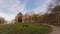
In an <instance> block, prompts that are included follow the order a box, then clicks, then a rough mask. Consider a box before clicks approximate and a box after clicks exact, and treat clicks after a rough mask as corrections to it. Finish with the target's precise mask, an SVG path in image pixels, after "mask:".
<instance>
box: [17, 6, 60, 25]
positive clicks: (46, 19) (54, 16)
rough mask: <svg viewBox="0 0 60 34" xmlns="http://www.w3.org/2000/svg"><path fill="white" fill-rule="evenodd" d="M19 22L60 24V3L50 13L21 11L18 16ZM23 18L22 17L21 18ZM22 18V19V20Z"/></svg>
mask: <svg viewBox="0 0 60 34" xmlns="http://www.w3.org/2000/svg"><path fill="white" fill-rule="evenodd" d="M16 17H17V18H16V20H17V22H19V21H20V22H23V23H47V24H53V25H60V5H57V6H55V7H54V8H53V9H51V11H50V13H48V12H47V13H46V14H44V15H40V14H31V15H30V14H28V13H26V14H24V15H22V13H20V15H19V14H18V16H16ZM21 18H22V19H21ZM21 20H22V21H21Z"/></svg>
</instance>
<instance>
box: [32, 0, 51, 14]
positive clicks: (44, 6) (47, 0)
mask: <svg viewBox="0 0 60 34" xmlns="http://www.w3.org/2000/svg"><path fill="white" fill-rule="evenodd" d="M51 1H52V0H45V3H43V4H42V5H39V6H38V7H37V8H35V9H33V10H32V11H34V12H35V13H41V14H44V13H46V11H47V9H48V8H47V7H48V5H49V3H50V2H51Z"/></svg>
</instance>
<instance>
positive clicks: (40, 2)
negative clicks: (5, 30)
mask: <svg viewBox="0 0 60 34" xmlns="http://www.w3.org/2000/svg"><path fill="white" fill-rule="evenodd" d="M50 1H51V0H0V17H4V18H5V19H6V20H9V21H11V20H12V19H14V17H15V16H16V14H17V13H18V11H20V12H22V13H23V14H24V13H26V12H30V11H33V12H34V13H39V12H41V13H45V12H46V9H47V5H48V3H49V2H50Z"/></svg>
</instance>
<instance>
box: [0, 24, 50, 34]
mask: <svg viewBox="0 0 60 34" xmlns="http://www.w3.org/2000/svg"><path fill="white" fill-rule="evenodd" d="M50 31H51V27H49V26H47V25H43V24H0V34H46V33H48V32H50Z"/></svg>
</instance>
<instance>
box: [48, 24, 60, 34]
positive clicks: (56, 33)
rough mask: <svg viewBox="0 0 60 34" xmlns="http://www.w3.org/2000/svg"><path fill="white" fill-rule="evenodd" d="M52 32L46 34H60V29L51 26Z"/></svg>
mask: <svg viewBox="0 0 60 34" xmlns="http://www.w3.org/2000/svg"><path fill="white" fill-rule="evenodd" d="M50 26H51V27H52V32H50V33H48V34H60V27H57V26H52V25H50Z"/></svg>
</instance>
